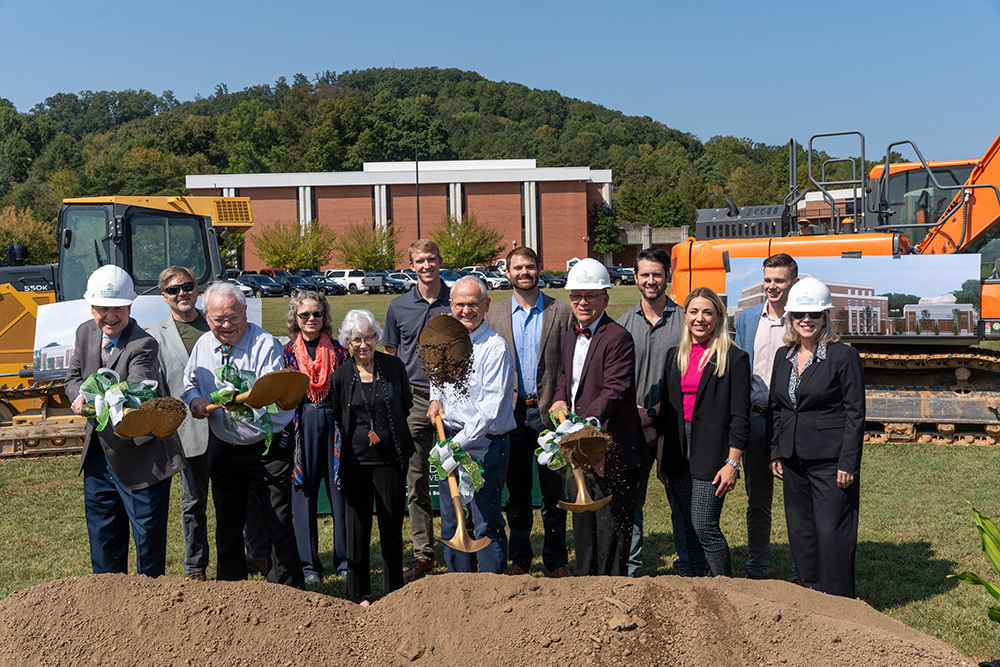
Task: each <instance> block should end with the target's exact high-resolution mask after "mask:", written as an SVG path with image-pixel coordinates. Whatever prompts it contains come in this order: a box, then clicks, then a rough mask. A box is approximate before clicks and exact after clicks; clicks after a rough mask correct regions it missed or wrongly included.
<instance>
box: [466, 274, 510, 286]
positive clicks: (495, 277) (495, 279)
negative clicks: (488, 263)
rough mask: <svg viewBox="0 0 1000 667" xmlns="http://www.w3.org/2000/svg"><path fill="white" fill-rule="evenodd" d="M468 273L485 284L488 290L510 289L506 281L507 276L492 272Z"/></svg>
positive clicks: (508, 282)
mask: <svg viewBox="0 0 1000 667" xmlns="http://www.w3.org/2000/svg"><path fill="white" fill-rule="evenodd" d="M469 273H470V274H471V275H474V276H476V277H477V278H479V279H480V280H482V281H483V282H484V283H486V286H487V287H488V288H490V289H510V281H509V280H507V276H501V275H500V274H498V273H494V272H493V271H469Z"/></svg>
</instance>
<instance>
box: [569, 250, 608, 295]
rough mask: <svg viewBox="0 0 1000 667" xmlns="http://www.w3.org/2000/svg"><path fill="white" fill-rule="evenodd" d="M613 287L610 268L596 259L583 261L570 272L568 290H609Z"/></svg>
mask: <svg viewBox="0 0 1000 667" xmlns="http://www.w3.org/2000/svg"><path fill="white" fill-rule="evenodd" d="M610 287H611V276H609V275H608V268H607V267H606V266H604V265H603V264H601V263H600V262H598V261H597V260H596V259H590V258H589V257H588V258H587V259H581V260H580V261H579V262H577V263H576V264H574V265H573V268H572V269H570V270H569V276H567V278H566V289H568V290H574V289H608V288H610Z"/></svg>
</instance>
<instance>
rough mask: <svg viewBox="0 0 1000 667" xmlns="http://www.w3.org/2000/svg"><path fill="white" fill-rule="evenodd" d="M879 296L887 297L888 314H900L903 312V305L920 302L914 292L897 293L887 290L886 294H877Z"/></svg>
mask: <svg viewBox="0 0 1000 667" xmlns="http://www.w3.org/2000/svg"><path fill="white" fill-rule="evenodd" d="M879 296H884V297H887V298H888V299H889V315H890V316H891V315H896V316H897V317H898V316H901V315H902V314H903V306H909V305H911V304H914V303H920V297H919V296H917V295H915V294H897V293H896V292H888V293H886V294H879Z"/></svg>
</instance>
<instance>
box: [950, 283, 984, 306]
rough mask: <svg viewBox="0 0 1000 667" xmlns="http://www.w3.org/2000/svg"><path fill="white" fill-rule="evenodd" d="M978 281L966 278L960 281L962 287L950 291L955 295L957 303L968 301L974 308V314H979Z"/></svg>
mask: <svg viewBox="0 0 1000 667" xmlns="http://www.w3.org/2000/svg"><path fill="white" fill-rule="evenodd" d="M979 290H980V285H979V281H978V280H975V279H974V278H973V279H969V280H966V281H965V282H964V283H962V288H961V289H959V290H956V291H955V292H952V294H954V295H955V301H956V302H957V303H968V304H971V305H972V307H973V308H974V309H975V311H976V314H977V315H978V314H979Z"/></svg>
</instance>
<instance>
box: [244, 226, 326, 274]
mask: <svg viewBox="0 0 1000 667" xmlns="http://www.w3.org/2000/svg"><path fill="white" fill-rule="evenodd" d="M251 240H252V242H253V245H254V252H255V253H256V254H257V257H258V258H259V259H260V261H261V262H263V263H264V264H265V265H267V266H268V267H271V268H275V269H318V268H319V267H321V266H322V265H324V264H326V263H328V262H329V261H330V257H331V256H332V255H333V246H334V243H336V240H337V239H336V236H335V235H334V233H333V232H332V231H330V230H329V229H326V228H324V227H323V225H321V224H320V223H319V222H317V221H313V222H311V223H309V224H307V225H306V226H305V228H304V229H303V226H302V225H301V224H300V223H298V222H288V223H284V222H281V221H280V220H279V221H278V222H276V223H274V224H273V225H269V226H267V227H264V228H262V229H261V230H260V233H259V234H258V235H257V236H254V237H251Z"/></svg>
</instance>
